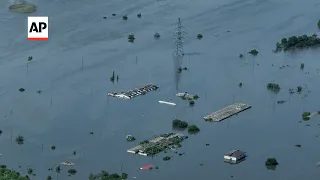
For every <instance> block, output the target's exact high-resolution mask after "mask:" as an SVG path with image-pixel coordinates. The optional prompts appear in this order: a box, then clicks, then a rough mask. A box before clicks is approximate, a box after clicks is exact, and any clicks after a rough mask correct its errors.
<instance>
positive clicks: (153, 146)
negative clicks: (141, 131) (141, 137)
mask: <svg viewBox="0 0 320 180" xmlns="http://www.w3.org/2000/svg"><path fill="white" fill-rule="evenodd" d="M186 138H188V136H184V135H183V134H177V133H167V134H162V135H159V136H156V137H154V138H152V139H150V140H145V141H142V142H140V144H139V145H138V146H136V147H133V148H131V149H128V150H127V152H128V153H133V154H139V155H142V156H153V155H156V154H158V153H160V152H162V151H164V150H167V149H171V148H178V147H181V144H180V143H181V142H182V141H183V140H184V139H186Z"/></svg>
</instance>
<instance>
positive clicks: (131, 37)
mask: <svg viewBox="0 0 320 180" xmlns="http://www.w3.org/2000/svg"><path fill="white" fill-rule="evenodd" d="M135 39H136V38H135V37H134V35H133V34H129V35H128V41H129V42H131V43H132V42H134V40H135Z"/></svg>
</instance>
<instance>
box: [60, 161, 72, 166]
mask: <svg viewBox="0 0 320 180" xmlns="http://www.w3.org/2000/svg"><path fill="white" fill-rule="evenodd" d="M60 164H61V165H64V166H73V165H74V163H72V162H62V163H60Z"/></svg>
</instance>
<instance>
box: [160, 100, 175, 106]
mask: <svg viewBox="0 0 320 180" xmlns="http://www.w3.org/2000/svg"><path fill="white" fill-rule="evenodd" d="M159 103H160V104H168V105H171V106H175V105H177V104H176V103H172V102H167V101H159Z"/></svg>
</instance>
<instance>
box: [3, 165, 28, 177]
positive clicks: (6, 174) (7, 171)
mask: <svg viewBox="0 0 320 180" xmlns="http://www.w3.org/2000/svg"><path fill="white" fill-rule="evenodd" d="M0 179H1V180H30V178H29V177H28V176H22V175H21V174H20V173H19V172H17V171H15V170H10V169H8V168H7V166H6V165H1V166H0Z"/></svg>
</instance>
